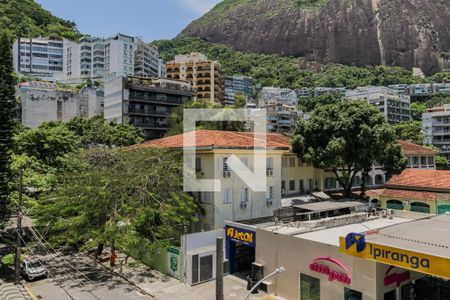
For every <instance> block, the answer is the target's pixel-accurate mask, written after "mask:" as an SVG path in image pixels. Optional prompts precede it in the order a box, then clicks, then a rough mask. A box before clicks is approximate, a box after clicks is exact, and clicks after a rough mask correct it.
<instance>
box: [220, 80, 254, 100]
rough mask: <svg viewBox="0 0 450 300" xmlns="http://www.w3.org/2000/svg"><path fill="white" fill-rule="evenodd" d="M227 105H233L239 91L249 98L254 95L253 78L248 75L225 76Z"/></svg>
mask: <svg viewBox="0 0 450 300" xmlns="http://www.w3.org/2000/svg"><path fill="white" fill-rule="evenodd" d="M224 83H225V94H224V100H225V103H224V104H225V105H233V104H234V97H235V95H236V94H237V93H241V94H243V95H244V96H245V97H246V99H247V100H250V99H252V97H253V79H252V78H251V77H246V76H225V81H224Z"/></svg>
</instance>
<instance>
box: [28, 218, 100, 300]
mask: <svg viewBox="0 0 450 300" xmlns="http://www.w3.org/2000/svg"><path fill="white" fill-rule="evenodd" d="M25 223H26V224H27V225H28V227H29V229H30V231H31V233H32V234H33V236H34V237H35V239H36V240H37V241H38V242H39V244H41V246H42V247H43V248H44V250H45V251H46V253H47V254H49V255H55V256H56V258H57V259H59V261H60V262H65V263H66V264H67V265H69V266H70V267H71V268H72V269H74V270H75V271H76V272H78V273H79V274H81V276H83V277H84V278H86V279H87V280H88V281H89V282H90V283H91V284H93V285H96V283H95V282H93V281H92V280H91V279H90V278H89V277H87V276H86V275H85V274H83V273H82V272H81V271H80V270H78V269H77V268H76V267H75V266H73V265H72V264H71V263H69V262H68V261H67V260H66V259H64V258H63V257H62V256H60V255H59V254H58V253H57V251H56V250H55V249H54V248H53V247H52V246H51V245H50V244H49V243H48V242H47V241H45V239H44V238H43V237H42V239H41V238H40V237H39V236H38V234H39V235H40V233H39V232H38V231H37V230H35V229H33V226H32V225H31V224H29V223H28V222H27V221H25ZM42 240H44V241H45V243H47V244H48V245H49V246H50V248H51V249H52V250H53V252H52V251H50V250H49V249H48V248H47V246H46V245H45V244H44V243H43V242H42ZM63 272H64V273H65V274H66V275H68V276H69V277H70V278H71V279H72V281H74V282H76V281H75V279H74V278H73V277H72V276H71V275H70V274H68V273H67V272H66V271H65V270H64V269H63ZM76 283H77V284H81V285H82V287H86V288H87V289H89V287H87V285H85V284H83V283H82V282H79V283H78V282H76ZM87 292H88V293H89V294H91V295H92V296H94V297H95V298H96V299H99V300H100V299H101V298H99V297H97V296H96V295H94V294H93V292H92V291H89V290H88V291H87Z"/></svg>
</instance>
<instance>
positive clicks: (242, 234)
mask: <svg viewBox="0 0 450 300" xmlns="http://www.w3.org/2000/svg"><path fill="white" fill-rule="evenodd" d="M225 236H226V237H227V239H230V240H232V241H234V242H239V243H242V244H244V245H247V246H251V247H253V248H255V247H256V232H254V231H251V230H247V229H243V228H237V227H232V226H228V225H227V226H225Z"/></svg>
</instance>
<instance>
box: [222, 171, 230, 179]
mask: <svg viewBox="0 0 450 300" xmlns="http://www.w3.org/2000/svg"><path fill="white" fill-rule="evenodd" d="M223 177H224V178H230V177H231V171H223Z"/></svg>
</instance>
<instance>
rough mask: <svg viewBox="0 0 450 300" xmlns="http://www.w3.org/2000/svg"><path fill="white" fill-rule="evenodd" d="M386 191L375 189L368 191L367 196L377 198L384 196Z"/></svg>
mask: <svg viewBox="0 0 450 300" xmlns="http://www.w3.org/2000/svg"><path fill="white" fill-rule="evenodd" d="M384 190H385V189H375V190H368V191H367V192H366V196H369V197H377V196H381V195H382V194H383V192H384Z"/></svg>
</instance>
